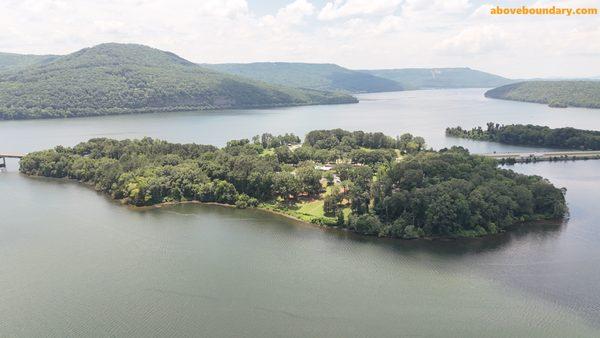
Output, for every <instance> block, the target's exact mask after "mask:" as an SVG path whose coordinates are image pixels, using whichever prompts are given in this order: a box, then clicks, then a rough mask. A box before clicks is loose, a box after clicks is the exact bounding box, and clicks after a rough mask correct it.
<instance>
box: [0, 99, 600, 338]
mask: <svg viewBox="0 0 600 338" xmlns="http://www.w3.org/2000/svg"><path fill="white" fill-rule="evenodd" d="M360 99H361V102H360V103H359V104H354V105H338V106H311V107H296V108H285V109H267V110H233V111H217V112H206V111H205V112H182V113H170V114H162V113H161V114H146V115H128V116H110V117H97V118H80V119H69V120H38V121H8V122H0V152H27V151H32V150H37V149H44V148H49V147H52V146H55V145H58V144H62V145H74V144H76V143H78V142H80V141H83V140H86V139H89V138H91V137H101V136H107V137H114V138H126V137H143V136H152V137H157V138H162V139H166V140H169V141H176V142H196V143H210V144H215V145H222V144H224V143H225V142H226V141H227V140H229V139H232V138H240V137H250V136H252V135H255V134H258V133H262V132H271V133H273V134H276V133H283V132H295V133H297V134H299V135H303V134H304V133H305V132H306V131H309V130H312V129H319V128H334V127H340V128H346V129H351V130H354V129H361V130H369V131H384V132H386V133H387V134H390V135H397V134H401V133H404V132H411V133H413V134H415V135H421V136H423V137H425V138H426V140H427V142H428V144H429V145H430V146H432V147H434V148H441V147H445V146H450V145H463V146H465V147H467V148H469V149H470V150H471V151H473V152H478V153H481V152H492V151H498V152H500V151H515V150H533V149H531V148H523V147H514V146H505V145H499V144H494V143H488V142H474V141H466V140H458V139H453V138H446V137H445V136H444V129H445V127H447V126H455V125H461V126H463V127H469V128H470V127H473V126H476V125H482V124H485V123H486V122H488V121H494V122H499V123H536V124H544V125H549V126H553V127H559V126H574V127H579V128H588V129H600V112H599V111H597V110H588V109H576V108H568V109H551V108H548V107H546V106H544V105H538V104H528V103H518V102H509V101H498V100H490V99H486V98H484V97H483V90H481V89H466V90H435V91H414V92H397V93H377V94H365V95H361V96H360ZM8 165H9V170H8V171H7V172H2V173H0V188H1V189H0V262H1V263H0V336H39V335H51V336H82V335H85V336H88V335H94V336H98V335H100V336H107V335H112V336H123V335H133V336H165V335H179V336H199V335H203V336H260V337H265V336H344V337H348V336H482V335H486V336H545V337H547V336H560V337H565V336H582V337H585V336H598V335H600V291H598V285H600V271H599V270H598V268H597V267H598V263H599V262H600V246H599V245H597V243H598V242H599V241H600V221H599V219H600V209H599V208H598V207H597V206H598V202H597V201H598V200H599V199H598V197H599V196H598V195H599V194H600V161H579V162H562V163H549V162H541V163H536V164H522V165H517V166H513V167H512V169H514V170H516V171H519V172H523V173H527V174H536V175H541V176H544V177H547V178H548V179H550V180H551V181H552V182H553V183H554V184H556V185H557V186H559V187H566V188H567V189H568V192H567V200H568V203H569V208H570V218H569V219H568V220H567V221H565V222H564V223H563V224H556V225H538V226H529V227H527V228H520V229H518V230H516V231H514V232H511V233H508V234H504V235H500V236H496V237H492V238H485V239H476V240H461V241H433V242H430V241H401V240H387V239H376V238H366V237H359V236H354V235H351V234H347V233H344V232H338V231H328V230H324V229H319V228H316V227H312V226H309V225H305V224H303V223H299V222H296V221H293V220H289V219H286V218H282V217H279V216H275V215H271V214H268V213H265V212H262V211H260V210H236V209H231V208H224V207H218V206H204V205H178V206H170V207H165V208H159V209H149V210H134V209H131V208H129V207H125V206H122V205H119V204H118V203H115V202H114V201H111V200H109V199H107V198H106V197H104V196H103V195H101V194H98V193H96V192H94V191H93V190H91V189H89V188H88V187H85V186H81V185H79V184H77V183H74V182H65V181H61V180H53V179H43V178H28V177H24V176H22V175H20V174H18V173H17V172H16V169H17V163H16V162H15V161H9V163H8Z"/></svg>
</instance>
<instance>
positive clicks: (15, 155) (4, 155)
mask: <svg viewBox="0 0 600 338" xmlns="http://www.w3.org/2000/svg"><path fill="white" fill-rule="evenodd" d="M1 157H4V158H23V157H25V154H19V153H11V154H2V153H0V158H1Z"/></svg>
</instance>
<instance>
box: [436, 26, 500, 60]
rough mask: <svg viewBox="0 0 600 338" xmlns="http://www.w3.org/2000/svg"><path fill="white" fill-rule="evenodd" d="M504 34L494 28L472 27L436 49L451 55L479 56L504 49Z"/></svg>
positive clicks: (497, 28) (445, 41) (443, 42)
mask: <svg viewBox="0 0 600 338" xmlns="http://www.w3.org/2000/svg"><path fill="white" fill-rule="evenodd" d="M506 37H507V36H506V33H505V32H504V31H503V30H502V29H501V28H499V27H496V26H490V25H486V26H473V27H469V28H466V29H464V30H462V31H460V32H459V33H458V34H456V35H454V36H452V37H450V38H448V39H445V40H444V41H442V43H441V44H440V46H439V47H438V49H439V50H440V51H442V52H448V53H452V54H461V55H466V54H481V53H486V52H490V51H494V50H500V49H502V48H504V47H505V46H506V45H505V39H506Z"/></svg>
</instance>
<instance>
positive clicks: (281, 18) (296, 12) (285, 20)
mask: <svg viewBox="0 0 600 338" xmlns="http://www.w3.org/2000/svg"><path fill="white" fill-rule="evenodd" d="M314 12H315V6H313V4H312V3H310V2H308V1H306V0H296V1H294V2H292V3H291V4H289V5H287V6H285V7H283V8H281V9H279V10H278V11H277V14H275V15H265V16H263V17H262V18H261V23H263V24H265V25H284V26H285V25H297V24H299V23H301V22H302V21H303V20H304V18H305V17H306V16H309V15H312V14H313V13H314Z"/></svg>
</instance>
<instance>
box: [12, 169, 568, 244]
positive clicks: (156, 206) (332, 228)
mask: <svg viewBox="0 0 600 338" xmlns="http://www.w3.org/2000/svg"><path fill="white" fill-rule="evenodd" d="M18 173H19V174H20V175H23V176H25V177H27V178H33V179H43V180H56V181H61V182H65V183H75V184H77V185H82V186H84V187H88V188H89V189H91V190H93V191H94V192H96V193H97V194H98V195H101V196H102V197H104V198H105V199H107V200H108V201H110V202H111V203H118V204H119V205H120V206H125V207H127V208H129V209H131V210H135V211H144V210H152V209H161V208H165V207H171V206H177V205H185V204H197V205H210V206H219V207H226V208H233V209H238V210H258V211H260V212H265V213H268V214H271V215H276V216H280V217H285V218H287V219H290V220H293V221H295V222H299V223H301V224H304V225H307V226H310V227H312V228H318V229H321V230H326V231H339V232H341V233H345V234H351V235H355V236H359V237H362V238H379V239H387V240H400V241H419V240H422V241H428V242H434V241H445V242H448V241H459V240H481V239H485V238H492V237H495V236H501V235H506V234H509V233H511V232H512V231H514V230H515V229H518V228H519V227H520V226H526V225H528V224H542V223H547V224H553V225H556V224H559V223H562V222H563V221H565V220H568V218H569V217H568V216H566V217H564V218H563V219H538V220H530V221H524V222H517V223H514V224H512V225H511V226H510V227H509V228H508V230H504V231H500V232H497V233H495V234H485V235H481V236H474V237H466V236H435V237H417V238H402V237H389V236H378V235H370V234H363V233H360V232H356V231H354V230H351V229H348V228H342V227H339V226H326V225H322V224H317V223H312V222H309V221H306V220H303V219H301V218H298V217H295V216H293V215H290V214H287V213H285V212H283V211H279V210H273V209H269V208H265V207H260V206H258V207H250V208H244V209H240V208H237V207H236V206H235V205H233V204H225V203H218V202H201V201H196V200H191V201H172V202H161V203H156V204H152V205H144V206H136V205H133V204H128V203H126V202H125V199H114V198H112V197H111V196H110V195H108V194H106V193H104V192H102V191H99V190H96V189H95V188H94V186H93V184H90V183H86V182H82V181H78V180H75V179H71V178H68V177H63V178H57V177H46V176H36V175H29V174H25V173H22V172H20V171H19V172H18ZM567 215H568V214H567Z"/></svg>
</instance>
